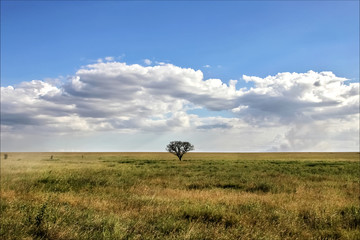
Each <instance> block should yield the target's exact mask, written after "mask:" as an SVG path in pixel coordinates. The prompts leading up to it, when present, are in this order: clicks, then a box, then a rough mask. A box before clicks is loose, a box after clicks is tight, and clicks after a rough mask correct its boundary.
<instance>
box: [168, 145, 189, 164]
mask: <svg viewBox="0 0 360 240" xmlns="http://www.w3.org/2000/svg"><path fill="white" fill-rule="evenodd" d="M192 150H194V145H192V144H191V143H189V142H182V141H172V142H170V143H169V144H168V145H167V146H166V151H168V152H169V153H172V154H174V155H176V156H177V157H178V158H179V160H180V161H181V159H182V157H183V156H184V154H185V153H187V152H189V151H192Z"/></svg>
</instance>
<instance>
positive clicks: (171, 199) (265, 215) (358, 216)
mask: <svg viewBox="0 0 360 240" xmlns="http://www.w3.org/2000/svg"><path fill="white" fill-rule="evenodd" d="M6 154H7V158H6V159H5V153H1V204H0V211H1V218H0V221H1V229H0V239H64V240H65V239H66V240H68V239H199V240H200V239H360V184H359V175H360V161H359V156H360V155H359V153H188V154H186V155H185V156H184V159H183V161H181V162H180V161H179V160H177V158H176V157H175V156H173V155H171V154H169V153H6Z"/></svg>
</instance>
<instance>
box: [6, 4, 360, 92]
mask: <svg viewBox="0 0 360 240" xmlns="http://www.w3.org/2000/svg"><path fill="white" fill-rule="evenodd" d="M1 21H2V29H1V31H2V34H1V52H2V53H1V59H2V61H1V67H2V73H1V74H2V76H1V77H2V86H6V85H9V84H13V83H18V82H20V81H28V80H29V79H43V78H48V77H58V76H59V75H65V76H66V75H68V74H73V73H74V72H75V71H76V70H77V69H78V68H79V67H80V66H82V65H86V64H88V63H89V62H90V61H91V60H96V59H98V58H101V57H105V56H123V57H122V60H123V61H126V62H128V63H140V62H141V61H142V60H143V59H144V58H148V59H151V60H155V61H169V62H171V63H173V64H176V65H177V66H181V67H191V68H194V69H204V68H203V66H205V65H210V66H211V69H204V73H205V74H206V75H207V76H208V77H217V78H222V79H224V80H225V81H227V80H229V79H239V78H240V77H241V76H242V75H243V74H246V75H256V76H259V77H265V76H267V75H271V74H276V73H278V72H283V71H288V72H305V71H308V70H314V71H326V70H331V71H333V72H334V73H335V74H338V75H341V76H344V77H347V78H350V79H356V80H358V78H359V67H358V66H359V45H358V43H359V3H358V2H357V1H348V2H343V1H317V2H312V1H305V2H302V1H290V2H283V1H280V2H276V1H270V2H263V1H255V2H246V1H238V2H233V1H230V2H208V1H199V2H187V1H184V2H183V1H176V2H170V1H169V2H167V1H160V2H129V1H124V2H115V1H110V2H101V1H89V2H81V1H80V2H73V1H65V2H56V1H51V2H45V1H40V2H36V1H28V2H21V1H16V2H11V1H2V12H1ZM19 64H20V65H21V66H22V67H21V70H20V69H19V67H18V66H19Z"/></svg>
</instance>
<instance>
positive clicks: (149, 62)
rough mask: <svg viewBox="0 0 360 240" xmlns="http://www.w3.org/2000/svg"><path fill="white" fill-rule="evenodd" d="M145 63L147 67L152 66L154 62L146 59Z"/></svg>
mask: <svg viewBox="0 0 360 240" xmlns="http://www.w3.org/2000/svg"><path fill="white" fill-rule="evenodd" d="M144 63H145V64H146V65H151V64H152V61H151V60H150V59H144Z"/></svg>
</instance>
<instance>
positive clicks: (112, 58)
mask: <svg viewBox="0 0 360 240" xmlns="http://www.w3.org/2000/svg"><path fill="white" fill-rule="evenodd" d="M105 60H106V61H107V62H112V61H114V60H115V58H114V57H111V56H108V57H105Z"/></svg>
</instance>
